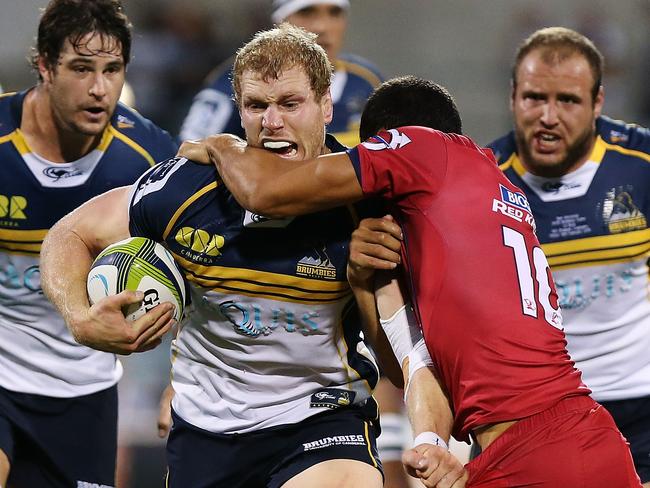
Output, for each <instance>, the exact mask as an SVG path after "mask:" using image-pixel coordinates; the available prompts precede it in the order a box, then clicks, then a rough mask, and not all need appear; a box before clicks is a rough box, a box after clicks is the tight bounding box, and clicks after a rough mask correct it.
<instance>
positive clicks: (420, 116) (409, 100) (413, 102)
mask: <svg viewBox="0 0 650 488" xmlns="http://www.w3.org/2000/svg"><path fill="white" fill-rule="evenodd" d="M405 125H419V126H423V127H429V128H431V129H437V130H439V131H442V132H448V133H455V134H461V133H462V130H463V128H462V123H461V120H460V114H459V113H458V108H457V107H456V103H455V102H454V99H453V97H452V96H451V94H450V93H449V92H448V91H447V89H446V88H444V87H443V86H441V85H438V84H437V83H434V82H432V81H429V80H425V79H423V78H418V77H416V76H401V77H399V78H393V79H391V80H388V81H385V82H384V83H382V84H381V85H379V86H378V87H377V89H376V90H375V91H374V93H373V94H372V95H371V96H370V98H369V99H368V101H367V102H366V107H365V108H364V110H363V114H361V125H360V127H359V137H360V139H361V140H362V141H365V140H366V139H368V137H370V136H372V135H374V134H376V133H377V132H379V131H380V130H381V129H393V128H395V127H402V126H405Z"/></svg>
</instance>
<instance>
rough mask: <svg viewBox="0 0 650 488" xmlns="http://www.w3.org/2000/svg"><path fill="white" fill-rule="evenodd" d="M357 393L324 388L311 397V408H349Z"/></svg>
mask: <svg viewBox="0 0 650 488" xmlns="http://www.w3.org/2000/svg"><path fill="white" fill-rule="evenodd" d="M355 395H356V394H355V393H354V392H353V391H348V390H339V389H337V388H324V389H322V390H319V391H317V392H316V393H314V394H313V395H312V396H311V402H310V403H309V406H310V407H312V408H314V407H326V408H339V407H347V406H348V405H350V404H351V403H352V402H353V401H354V397H355Z"/></svg>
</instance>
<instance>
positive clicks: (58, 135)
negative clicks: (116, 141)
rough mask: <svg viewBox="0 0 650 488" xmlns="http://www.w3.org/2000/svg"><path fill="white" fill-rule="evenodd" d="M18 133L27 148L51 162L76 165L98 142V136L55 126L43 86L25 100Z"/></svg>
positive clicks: (53, 116) (38, 87) (32, 91)
mask: <svg viewBox="0 0 650 488" xmlns="http://www.w3.org/2000/svg"><path fill="white" fill-rule="evenodd" d="M20 129H21V131H22V132H23V135H24V137H25V141H26V142H27V145H28V146H29V148H30V149H31V150H32V151H33V152H35V153H36V154H38V155H39V156H41V157H42V158H45V159H47V160H48V161H52V162H70V161H76V160H77V159H79V158H81V157H83V156H85V155H86V154H88V153H89V152H90V151H91V150H92V149H94V148H95V147H96V146H97V145H98V144H99V141H100V140H101V134H100V135H98V136H93V135H86V134H82V133H80V132H78V131H75V130H73V129H72V128H65V127H61V124H57V121H56V118H55V115H54V112H53V108H52V105H51V103H50V98H49V95H48V93H47V91H46V90H45V88H44V87H43V86H42V85H38V86H36V87H35V88H34V89H33V90H30V91H29V92H28V93H27V95H26V96H25V100H24V101H23V113H22V119H21V122H20Z"/></svg>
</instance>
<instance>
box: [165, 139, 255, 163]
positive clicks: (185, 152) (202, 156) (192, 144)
mask: <svg viewBox="0 0 650 488" xmlns="http://www.w3.org/2000/svg"><path fill="white" fill-rule="evenodd" d="M231 146H241V147H246V141H244V140H242V139H240V138H239V137H237V136H234V135H232V134H217V135H214V136H209V137H206V138H205V139H199V140H188V141H183V143H182V144H181V147H180V148H179V150H178V154H177V155H178V156H181V157H183V158H187V159H190V160H192V161H194V162H196V163H202V164H215V163H216V162H217V161H218V159H219V154H220V151H221V149H223V148H224V147H231Z"/></svg>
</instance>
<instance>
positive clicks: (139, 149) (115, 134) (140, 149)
mask: <svg viewBox="0 0 650 488" xmlns="http://www.w3.org/2000/svg"><path fill="white" fill-rule="evenodd" d="M107 130H108V131H110V134H111V135H112V136H113V137H115V138H116V139H119V140H120V141H122V142H123V143H124V144H126V145H127V146H129V147H130V148H131V149H133V150H134V151H135V152H137V153H138V154H140V155H141V156H142V157H143V158H144V159H145V160H146V161H147V163H149V166H154V165H155V164H156V161H154V159H153V158H152V157H151V154H149V152H148V151H147V150H146V149H145V148H143V147H142V146H141V145H140V144H138V143H137V142H135V141H134V140H133V139H131V138H130V137H128V136H126V135H124V134H122V133H121V132H120V131H118V130H117V129H116V128H115V127H113V126H112V125H109V126H108V127H107ZM110 142H111V141H110V139H109V140H108V142H107V144H106V145H107V146H108V144H109V143H110Z"/></svg>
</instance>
